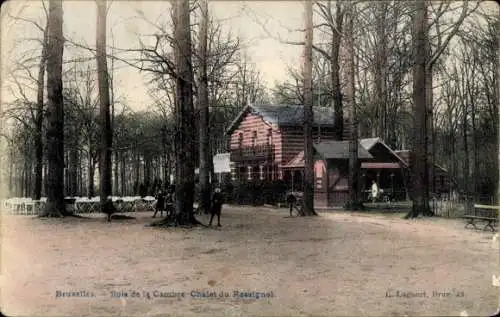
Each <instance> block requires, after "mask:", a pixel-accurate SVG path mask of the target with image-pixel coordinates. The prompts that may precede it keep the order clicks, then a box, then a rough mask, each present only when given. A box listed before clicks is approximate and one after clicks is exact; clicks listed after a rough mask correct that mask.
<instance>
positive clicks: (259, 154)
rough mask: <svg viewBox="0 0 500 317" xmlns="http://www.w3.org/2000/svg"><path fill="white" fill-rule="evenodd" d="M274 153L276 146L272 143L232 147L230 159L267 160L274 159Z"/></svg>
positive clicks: (233, 160) (236, 160) (234, 160)
mask: <svg viewBox="0 0 500 317" xmlns="http://www.w3.org/2000/svg"><path fill="white" fill-rule="evenodd" d="M273 154H274V146H272V145H268V144H264V145H255V146H244V147H241V148H232V149H231V155H230V160H231V161H232V162H243V161H265V160H272V159H273V156H274V155H273Z"/></svg>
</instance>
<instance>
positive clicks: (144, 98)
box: [0, 0, 498, 110]
mask: <svg viewBox="0 0 500 317" xmlns="http://www.w3.org/2000/svg"><path fill="white" fill-rule="evenodd" d="M110 2H111V1H109V0H108V3H110ZM63 3H64V4H63V10H64V30H63V32H64V34H65V36H67V37H69V38H70V39H72V40H73V41H76V42H79V43H88V45H89V46H94V44H95V31H96V30H95V25H96V23H95V21H96V5H95V3H94V1H93V0H92V1H85V0H78V1H66V0H65V1H63ZM41 4H42V2H41V1H39V0H10V1H7V4H5V3H4V4H2V10H1V21H0V23H1V24H0V26H1V28H0V30H1V43H2V45H1V66H2V67H1V68H2V69H1V70H2V74H1V75H2V76H1V79H2V87H1V88H2V89H1V97H2V101H3V102H5V101H8V100H9V99H12V94H11V93H10V92H9V90H8V89H7V88H8V87H9V86H8V85H9V75H8V73H7V70H8V69H9V66H10V65H12V62H13V61H16V59H19V56H20V53H21V52H24V51H26V50H28V49H31V48H33V47H39V46H36V45H39V44H36V43H35V42H33V41H27V40H26V39H25V38H31V39H32V38H37V39H40V38H41V37H42V33H41V32H40V31H39V30H37V29H36V28H35V27H34V26H33V25H31V24H29V23H26V22H22V21H14V20H12V19H11V18H9V17H8V15H7V12H10V14H12V15H14V16H20V17H23V18H26V19H30V20H34V21H37V22H39V23H40V24H42V25H43V23H44V18H43V16H44V13H43V9H42V6H41ZM485 5H486V6H487V7H491V9H492V10H496V11H497V12H498V6H497V5H495V4H494V2H489V3H487V4H485ZM209 11H210V12H211V14H212V15H213V16H214V18H215V19H219V20H221V24H222V25H223V28H224V29H225V30H226V31H228V32H231V33H232V34H233V35H240V36H241V37H242V39H243V41H244V42H245V43H246V44H247V53H248V56H249V57H250V59H251V61H253V62H254V63H255V66H256V68H257V69H258V70H259V71H260V73H261V75H262V78H263V80H264V83H265V84H266V86H267V87H268V88H272V87H273V85H274V83H275V81H283V80H285V79H286V78H287V67H288V66H296V65H300V63H301V60H302V59H301V56H302V52H303V47H302V46H298V45H290V44H284V43H282V42H280V41H279V39H282V40H290V41H297V40H302V37H303V33H302V32H297V31H293V30H296V29H297V28H303V25H304V16H303V12H304V8H303V2H302V1H210V2H209ZM139 12H142V13H143V15H144V17H146V19H147V20H149V21H152V22H155V21H162V19H165V16H166V15H168V14H169V3H168V1H160V0H158V1H130V0H114V1H112V2H111V8H110V11H109V13H108V20H107V23H108V33H107V36H108V40H107V41H108V44H113V41H112V40H113V39H114V46H116V47H119V48H137V47H138V43H139V42H138V39H139V37H140V35H141V34H142V35H144V34H151V33H153V32H154V31H155V28H154V26H152V24H151V23H147V22H145V21H144V19H141V18H139ZM263 25H265V27H264V26H263ZM315 33H316V32H315ZM316 36H317V35H315V37H316ZM108 53H110V51H109V50H108ZM72 54H73V52H72V51H70V50H65V59H66V58H70V57H71V55H72ZM117 66H118V67H117V70H116V71H115V72H116V73H115V88H116V95H117V96H118V97H120V98H121V99H125V101H126V103H127V105H128V106H129V107H130V108H131V109H133V110H144V109H147V108H149V107H150V106H151V104H152V103H153V101H152V99H151V98H150V96H149V94H148V92H147V90H148V86H147V84H146V82H147V76H145V75H144V74H141V73H139V71H138V70H136V69H134V68H132V67H130V66H126V67H123V65H121V66H120V65H117ZM31 96H32V97H33V100H34V99H35V95H34V91H32V92H31Z"/></svg>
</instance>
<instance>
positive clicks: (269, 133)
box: [267, 129, 273, 145]
mask: <svg viewBox="0 0 500 317" xmlns="http://www.w3.org/2000/svg"><path fill="white" fill-rule="evenodd" d="M271 144H273V129H268V130H267V145H271Z"/></svg>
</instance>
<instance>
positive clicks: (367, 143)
mask: <svg viewBox="0 0 500 317" xmlns="http://www.w3.org/2000/svg"><path fill="white" fill-rule="evenodd" d="M359 143H361V145H362V146H363V147H364V148H365V149H366V150H367V151H370V150H371V149H372V148H373V147H374V146H375V145H376V144H377V143H380V144H382V146H384V147H385V148H386V149H387V150H388V151H389V152H390V153H391V154H392V155H394V157H396V158H397V159H398V160H399V161H400V162H401V163H403V165H404V166H408V162H406V160H404V159H403V158H401V156H399V155H398V153H397V151H393V150H392V149H391V148H390V147H389V146H388V145H387V144H385V143H384V141H382V139H381V138H366V139H361V140H360V141H359Z"/></svg>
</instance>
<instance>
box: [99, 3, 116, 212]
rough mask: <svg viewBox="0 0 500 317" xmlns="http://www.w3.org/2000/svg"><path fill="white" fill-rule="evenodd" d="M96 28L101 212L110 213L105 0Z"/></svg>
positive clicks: (109, 117)
mask: <svg viewBox="0 0 500 317" xmlns="http://www.w3.org/2000/svg"><path fill="white" fill-rule="evenodd" d="M96 4H97V28H96V59H97V84H98V86H99V104H100V107H99V109H100V112H99V113H100V115H99V122H100V131H101V147H100V148H101V155H100V156H99V176H100V184H99V185H100V186H99V190H100V198H101V212H103V213H106V214H107V215H108V221H111V215H112V214H113V212H114V208H113V203H112V201H111V200H110V199H109V196H110V195H111V193H112V183H111V173H112V171H111V168H112V166H111V149H112V147H113V130H112V128H111V115H110V97H109V81H108V63H107V57H106V14H107V12H106V11H107V8H106V0H97V1H96Z"/></svg>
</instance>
